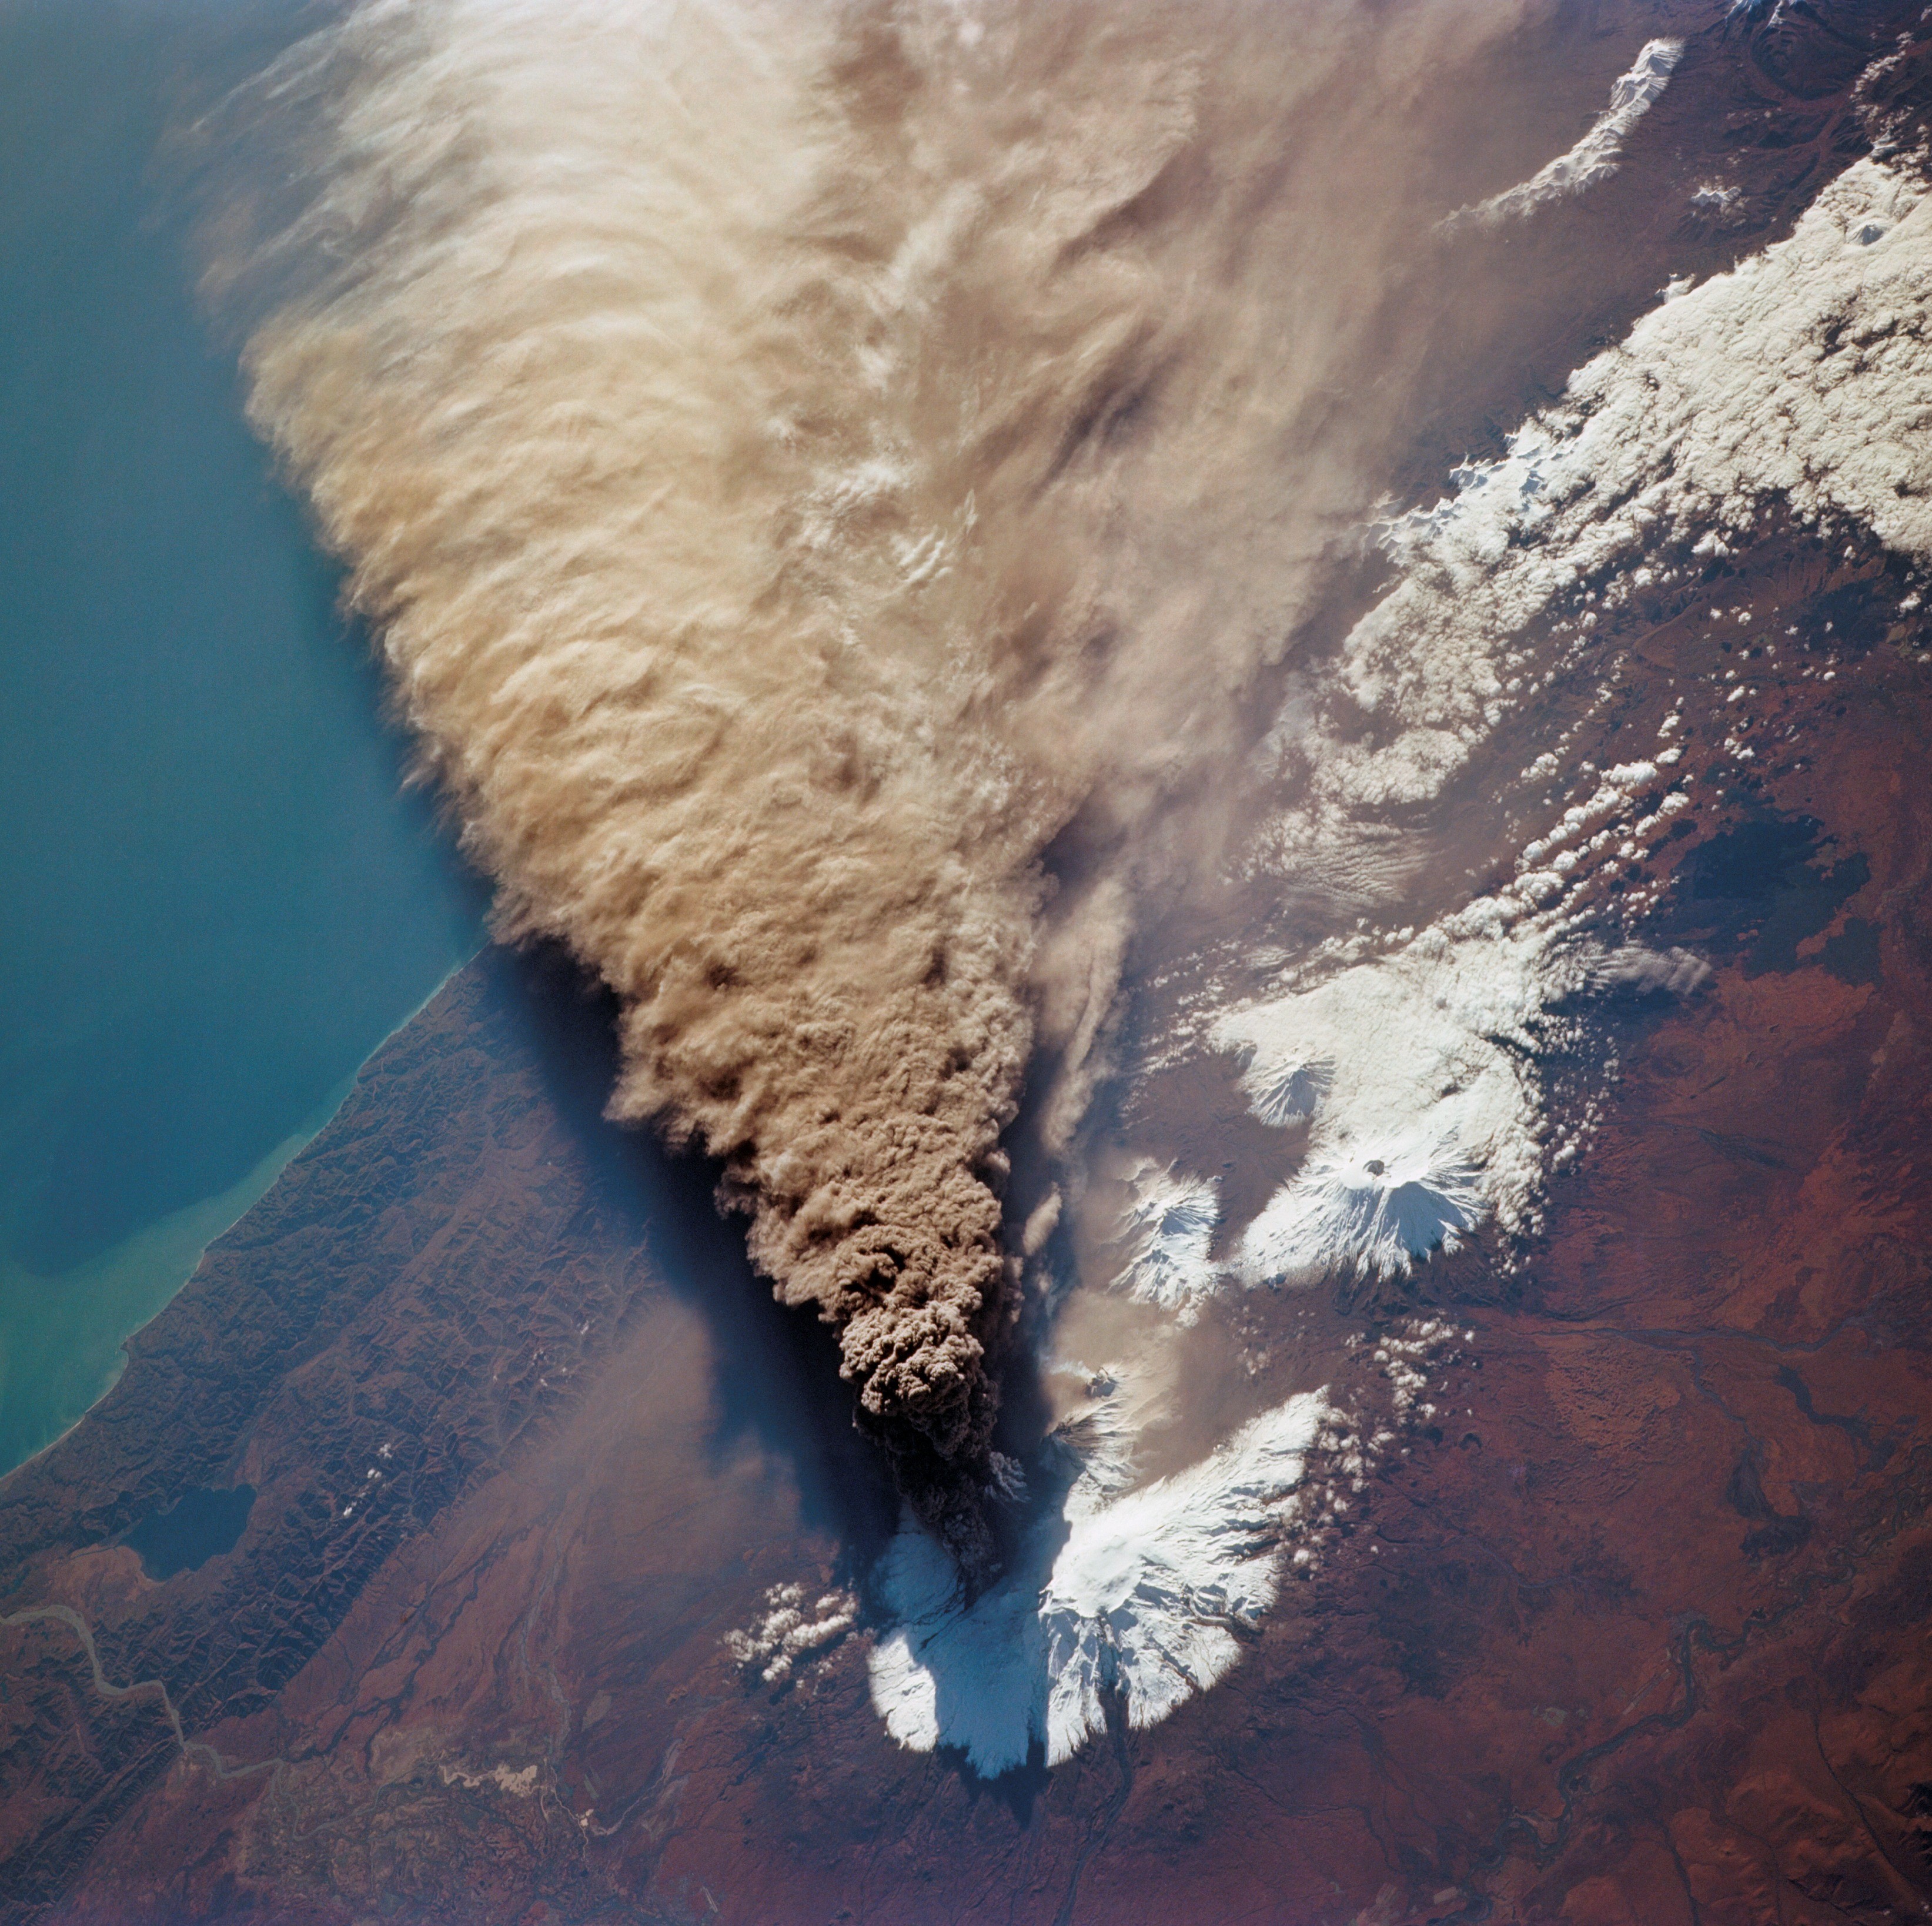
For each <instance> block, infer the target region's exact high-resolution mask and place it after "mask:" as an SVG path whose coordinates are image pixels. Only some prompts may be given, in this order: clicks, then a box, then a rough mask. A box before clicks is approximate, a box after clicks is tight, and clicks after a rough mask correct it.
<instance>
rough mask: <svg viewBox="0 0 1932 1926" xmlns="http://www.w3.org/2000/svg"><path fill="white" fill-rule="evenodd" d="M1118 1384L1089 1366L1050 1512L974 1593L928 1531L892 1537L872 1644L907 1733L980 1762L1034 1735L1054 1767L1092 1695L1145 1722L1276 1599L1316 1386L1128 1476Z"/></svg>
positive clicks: (1013, 1761) (1317, 1399)
mask: <svg viewBox="0 0 1932 1926" xmlns="http://www.w3.org/2000/svg"><path fill="white" fill-rule="evenodd" d="M1119 1395H1120V1387H1119V1386H1118V1384H1117V1383H1115V1382H1113V1381H1112V1380H1108V1379H1103V1380H1101V1381H1100V1387H1099V1388H1098V1389H1097V1393H1096V1395H1095V1398H1094V1406H1093V1408H1092V1409H1091V1410H1090V1412H1088V1413H1087V1414H1085V1427H1084V1429H1085V1430H1087V1431H1088V1433H1089V1434H1090V1436H1089V1437H1088V1439H1087V1441H1086V1442H1087V1446H1088V1448H1087V1450H1086V1451H1085V1453H1084V1454H1082V1455H1083V1456H1084V1457H1085V1463H1083V1464H1082V1466H1081V1469H1079V1474H1078V1475H1077V1476H1076V1477H1075V1478H1074V1479H1073V1482H1072V1484H1071V1485H1070V1487H1069V1489H1068V1490H1067V1496H1066V1499H1065V1501H1064V1504H1063V1505H1062V1506H1061V1509H1060V1511H1059V1513H1058V1515H1056V1516H1053V1517H1049V1519H1047V1520H1046V1521H1045V1523H1043V1525H1042V1526H1040V1527H1039V1528H1037V1530H1036V1532H1035V1534H1034V1537H1033V1538H1032V1540H1031V1542H1030V1544H1029V1545H1028V1549H1027V1553H1026V1554H1025V1556H1024V1557H1023V1558H1022V1559H1021V1560H1020V1561H1019V1562H1018V1563H1017V1565H1016V1568H1015V1569H1014V1570H1013V1571H1012V1572H1011V1573H1010V1574H1009V1575H1008V1576H1007V1577H1006V1578H1004V1580H1001V1583H999V1584H998V1586H995V1587H994V1588H993V1589H992V1590H990V1591H989V1592H985V1593H983V1594H982V1595H981V1596H980V1598H978V1599H977V1600H976V1601H974V1602H973V1603H972V1604H971V1605H968V1604H966V1603H965V1601H964V1599H963V1598H962V1596H961V1595H960V1592H959V1574H958V1573H957V1571H956V1570H955V1569H954V1568H953V1565H952V1563H951V1562H950V1560H949V1559H947V1557H946V1556H945V1554H944V1553H943V1552H942V1551H941V1550H940V1549H939V1547H938V1546H937V1545H936V1544H935V1542H934V1541H933V1540H932V1538H930V1537H929V1536H928V1535H926V1533H924V1532H921V1531H920V1530H919V1529H918V1528H917V1527H916V1526H913V1525H911V1524H910V1523H909V1524H908V1525H907V1527H906V1529H904V1530H902V1531H901V1533H900V1534H899V1536H898V1538H897V1540H896V1541H895V1542H894V1544H893V1546H892V1550H890V1552H889V1553H888V1554H887V1556H886V1565H885V1570H884V1572H883V1592H884V1595H885V1598H886V1601H887V1603H888V1604H889V1606H890V1607H891V1608H892V1611H893V1613H894V1614H895V1616H896V1617H897V1619H898V1625H897V1628H896V1629H895V1630H894V1631H892V1632H891V1633H890V1634H889V1635H888V1636H887V1637H885V1638H884V1639H883V1640H881V1641H880V1643H879V1644H878V1645H877V1646H876V1647H875V1648H874V1651H873V1653H872V1658H871V1688H872V1699H873V1703H874V1705H875V1706H877V1709H878V1711H879V1713H880V1716H881V1717H882V1718H883V1719H884V1720H885V1721H886V1727H887V1729H888V1730H889V1731H890V1732H891V1733H892V1736H893V1737H894V1738H895V1739H897V1740H898V1741H899V1742H900V1743H901V1745H907V1746H909V1747H910V1748H913V1750H915V1751H932V1749H933V1748H935V1746H940V1745H946V1746H957V1747H959V1748H961V1749H962V1751H964V1752H965V1754H966V1755H967V1757H968V1759H969V1760H971V1763H972V1765H973V1766H974V1769H975V1770H976V1771H977V1772H983V1773H986V1774H989V1775H990V1774H993V1773H998V1772H1004V1771H1007V1770H1008V1769H1010V1768H1011V1767H1013V1766H1019V1765H1022V1764H1024V1763H1025V1761H1026V1759H1027V1757H1028V1753H1029V1751H1030V1750H1031V1748H1032V1747H1033V1746H1034V1745H1036V1744H1037V1745H1040V1746H1041V1747H1042V1748H1043V1749H1044V1751H1045V1753H1046V1763H1048V1764H1049V1766H1057V1765H1058V1764H1060V1763H1061V1762H1062V1761H1063V1760H1067V1759H1069V1758H1071V1757H1073V1754H1074V1753H1075V1752H1076V1751H1078V1750H1079V1748H1080V1747H1081V1746H1082V1745H1084V1744H1085V1742H1087V1741H1088V1739H1091V1737H1093V1736H1094V1735H1095V1734H1096V1733H1099V1732H1100V1731H1102V1730H1104V1728H1105V1726H1106V1706H1105V1703H1104V1701H1103V1694H1106V1693H1108V1692H1109V1691H1117V1692H1118V1694H1119V1695H1120V1697H1121V1700H1122V1701H1123V1702H1124V1706H1125V1708H1126V1712H1127V1721H1128V1723H1129V1724H1130V1725H1132V1726H1133V1727H1136V1728H1137V1729H1139V1728H1145V1727H1149V1726H1153V1725H1157V1724H1159V1723H1160V1721H1162V1720H1163V1719H1165V1718H1167V1717H1168V1716H1169V1714H1171V1713H1172V1712H1174V1711H1175V1709H1177V1708H1178V1706H1181V1705H1182V1704H1183V1703H1185V1702H1186V1701H1187V1700H1188V1699H1190V1697H1193V1695H1194V1694H1196V1693H1198V1692H1203V1691H1206V1690H1207V1689H1208V1687H1210V1686H1211V1685H1214V1683H1215V1682H1216V1681H1217V1679H1220V1678H1221V1677H1222V1676H1223V1675H1224V1674H1225V1673H1226V1672H1227V1671H1228V1670H1229V1669H1230V1668H1231V1667H1232V1666H1233V1665H1234V1664H1235V1663H1236V1662H1237V1661H1238V1659H1239V1658H1240V1657H1241V1643H1240V1641H1239V1640H1238V1637H1236V1635H1235V1631H1233V1630H1232V1629H1231V1628H1232V1627H1234V1626H1236V1625H1250V1626H1251V1625H1254V1624H1255V1623H1256V1622H1257V1621H1258V1620H1259V1619H1260V1617H1261V1616H1262V1613H1264V1612H1265V1611H1266V1610H1267V1609H1268V1607H1269V1606H1271V1604H1274V1600H1275V1596H1276V1593H1277V1589H1278V1588H1279V1586H1280V1566H1281V1562H1282V1540H1283V1535H1284V1533H1285V1532H1286V1529H1288V1526H1289V1523H1290V1522H1291V1518H1292V1508H1293V1505H1294V1502H1295V1493H1296V1490H1297V1487H1298V1486H1299V1484H1301V1480H1302V1477H1303V1473H1304V1464H1305V1462H1306V1460H1307V1455H1308V1453H1309V1451H1310V1448H1311V1446H1312V1445H1313V1444H1314V1443H1315V1442H1316V1438H1317V1436H1318V1434H1319V1433H1320V1431H1321V1430H1322V1425H1323V1423H1324V1421H1325V1418H1327V1417H1328V1415H1329V1414H1328V1407H1327V1405H1326V1403H1325V1400H1324V1398H1323V1397H1322V1394H1318V1393H1310V1394H1304V1396H1301V1397H1295V1398H1291V1399H1290V1400H1288V1402H1287V1403H1285V1404H1283V1405H1281V1406H1279V1407H1278V1408H1277V1409H1274V1410H1273V1411H1270V1412H1264V1413H1263V1414H1262V1415H1261V1416H1260V1417H1259V1418H1255V1419H1253V1421H1250V1423H1249V1424H1246V1425H1244V1426H1243V1427H1241V1430H1239V1431H1238V1432H1236V1433H1235V1435H1234V1436H1232V1438H1230V1439H1228V1440H1227V1442H1226V1443H1224V1444H1223V1445H1221V1446H1220V1448H1218V1449H1217V1451H1214V1453H1213V1454H1212V1455H1211V1456H1210V1457H1208V1458H1206V1459H1204V1460H1202V1462H1201V1463H1199V1464H1196V1465H1194V1466H1190V1468H1189V1469H1187V1470H1186V1471H1184V1472H1178V1473H1177V1474H1175V1475H1174V1476H1173V1477H1171V1478H1162V1479H1160V1480H1158V1481H1156V1482H1154V1483H1153V1484H1148V1485H1145V1486H1143V1487H1141V1488H1140V1489H1139V1490H1135V1491H1128V1492H1124V1493H1123V1492H1121V1491H1120V1490H1119V1489H1118V1485H1119V1482H1120V1481H1121V1479H1122V1478H1124V1477H1125V1476H1127V1475H1130V1470H1129V1461H1128V1460H1127V1457H1126V1456H1125V1454H1124V1449H1123V1441H1122V1440H1121V1439H1119V1438H1118V1437H1116V1436H1112V1431H1113V1430H1114V1427H1112V1425H1111V1424H1110V1422H1109V1412H1108V1409H1107V1407H1108V1406H1109V1403H1110V1402H1111V1401H1112V1400H1114V1399H1115V1398H1117V1397H1118V1396H1119ZM1093 1434H1098V1435H1097V1436H1096V1435H1093ZM1069 1448H1070V1449H1074V1448H1076V1447H1073V1446H1072V1445H1070V1447H1069Z"/></svg>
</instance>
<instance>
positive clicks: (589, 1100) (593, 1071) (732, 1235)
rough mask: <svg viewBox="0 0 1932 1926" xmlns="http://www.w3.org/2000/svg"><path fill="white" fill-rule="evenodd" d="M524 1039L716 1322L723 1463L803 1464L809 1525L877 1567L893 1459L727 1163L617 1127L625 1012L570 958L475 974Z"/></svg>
mask: <svg viewBox="0 0 1932 1926" xmlns="http://www.w3.org/2000/svg"><path fill="white" fill-rule="evenodd" d="M472 968H475V969H476V970H478V971H481V972H482V973H483V974H484V976H485V977H486V978H487V981H488V985H489V994H490V996H491V998H493V1000H496V1001H499V1002H500V1003H502V1004H503V1005H504V1006H505V1007H507V1008H508V1010H510V1012H511V1016H512V1019H513V1021H514V1025H515V1026H516V1028H518V1029H519V1030H520V1031H523V1033H524V1034H525V1035H526V1038H527V1040H528V1041H529V1044H530V1046H531V1047H532V1052H533V1055H534V1056H535V1059H536V1061H537V1062H538V1066H539V1067H540V1069H541V1073H542V1075H543V1077H544V1084H545V1088H546V1091H547V1094H548V1095H549V1097H550V1100H551V1102H552V1103H553V1105H554V1106H556V1114H557V1115H558V1117H559V1118H560V1119H561V1120H562V1121H563V1123H564V1124H565V1126H566V1127H568V1130H570V1132H571V1135H572V1136H573V1137H574V1139H575V1140H576V1142H577V1146H578V1148H579V1150H580V1153H581V1154H582V1156H583V1160H584V1164H585V1167H586V1170H587V1171H588V1172H589V1173H591V1175H592V1178H593V1180H594V1181H595V1184H597V1186H598V1189H599V1190H600V1192H601V1196H602V1200H603V1201H604V1202H605V1203H606V1204H607V1205H608V1206H609V1207H610V1208H611V1209H612V1211H613V1214H614V1215H615V1217H616V1220H617V1221H618V1222H619V1223H621V1224H622V1225H623V1226H625V1228H626V1229H627V1231H628V1234H629V1235H631V1236H633V1237H634V1238H635V1240H636V1241H637V1242H638V1243H640V1244H643V1246H644V1247H646V1249H647V1250H648V1251H649V1253H650V1255H651V1256H652V1259H653V1266H652V1268H653V1269H654V1271H655V1272H656V1273H657V1274H658V1276H659V1277H661V1280H662V1281H663V1283H664V1286H665V1287H666V1288H667V1289H668V1290H670V1292H672V1293H673V1295H675V1296H676V1298H678V1299H679V1301H682V1302H683V1303H685V1304H689V1305H690V1306H691V1307H693V1308H694V1310H697V1312H698V1313H700V1315H701V1316H703V1319H705V1321H706V1324H707V1325H709V1327H710V1330H711V1334H712V1340H713V1343H714V1346H715V1352H716V1356H717V1361H718V1362H717V1368H716V1382H715V1389H714V1394H713V1395H714V1400H715V1409H716V1412H717V1421H716V1426H715V1430H714V1433H713V1435H712V1445H711V1448H712V1457H713V1460H714V1462H720V1461H721V1460H724V1458H726V1457H729V1456H730V1454H731V1453H732V1451H733V1450H734V1449H735V1448H736V1447H737V1446H738V1445H739V1444H740V1443H741V1442H742V1441H743V1440H744V1439H745V1438H746V1437H747V1436H749V1437H751V1438H754V1439H756V1441H757V1443H758V1445H760V1448H763V1449H764V1450H766V1451H769V1452H771V1453H772V1454H775V1455H776V1456H778V1457H781V1458H783V1459H784V1460H787V1461H788V1462H789V1463H790V1464H791V1465H792V1466H793V1468H794V1469H795V1471H796V1476H797V1479H798V1486H799V1497H800V1503H801V1506H802V1513H803V1516H804V1518H805V1522H806V1523H808V1525H810V1526H813V1527H814V1528H816V1529H821V1530H824V1531H826V1532H831V1533H832V1534H834V1535H836V1536H837V1537H838V1539H839V1540H840V1541H841V1543H842V1544H844V1547H846V1550H847V1554H848V1556H850V1558H851V1559H853V1562H855V1563H856V1564H859V1565H863V1564H866V1563H869V1562H871V1559H873V1558H874V1557H875V1556H877V1553H879V1552H880V1550H883V1547H884V1546H885V1544H886V1540H887V1539H888V1538H889V1537H890V1536H891V1535H892V1530H893V1529H894V1526H895V1523H896V1520H897V1511H898V1506H897V1500H896V1499H895V1496H894V1494H893V1493H892V1488H891V1485H890V1483H889V1479H888V1478H887V1476H886V1470H885V1466H884V1461H883V1459H882V1458H881V1457H880V1455H879V1454H878V1453H877V1451H874V1449H873V1448H872V1447H871V1445H869V1444H868V1442H866V1441H865V1439H864V1438H863V1437H862V1436H860V1434H859V1432H858V1431H857V1430H856V1429H855V1428H854V1427H853V1421H852V1420H853V1400H852V1394H851V1393H850V1390H849V1389H848V1388H847V1386H846V1385H844V1383H843V1382H841V1379H840V1378H839V1376H838V1342H837V1340H836V1339H835V1337H833V1336H832V1332H831V1331H830V1329H829V1328H828V1327H827V1326H826V1325H822V1324H820V1322H818V1321H817V1319H816V1318H815V1317H814V1316H812V1315H811V1313H808V1312H804V1311H794V1310H787V1308H786V1307H784V1305H782V1304H779V1303H778V1301H777V1300H776V1299H775V1298H774V1297H773V1296H772V1289H771V1286H770V1285H769V1283H767V1282H766V1280H764V1279H763V1278H762V1277H759V1276H758V1275H757V1273H756V1272H755V1271H754V1270H753V1269H752V1268H751V1262H750V1261H749V1259H748V1258H747V1257H746V1256H745V1242H744V1236H743V1232H742V1229H741V1228H740V1224H741V1221H742V1220H730V1219H727V1218H724V1217H721V1216H720V1215H719V1214H718V1211H717V1209H716V1208H715V1205H714V1204H713V1202H712V1194H713V1192H714V1191H715V1188H716V1185H717V1182H718V1178H719V1176H720V1175H721V1171H722V1166H721V1165H720V1164H718V1163H716V1162H715V1161H714V1160H710V1159H707V1158H703V1157H696V1156H688V1155H686V1156H678V1155H673V1154H671V1153H670V1152H669V1151H666V1150H665V1149H664V1147H663V1146H662V1145H661V1144H659V1143H658V1142H657V1141H656V1139H655V1137H654V1136H653V1135H652V1133H650V1132H649V1131H648V1130H633V1129H630V1128H628V1127H622V1126H620V1125H618V1124H613V1123H611V1122H610V1121H609V1120H608V1119H607V1118H606V1117H605V1116H604V1105H605V1103H606V1102H607V1100H608V1098H609V1097H610V1091H611V1089H612V1087H613V1085H614V1084H615V1082H616V1076H617V1068H618V1057H617V1033H616V1020H617V1003H616V998H614V997H613V995H611V994H610V992H609V991H607V990H606V989H604V988H603V987H602V986H601V985H599V984H598V983H595V982H594V980H590V979H588V978H586V977H585V975H584V974H583V972H582V971H580V970H579V969H578V968H577V966H576V965H575V964H574V962H572V961H571V959H570V958H569V957H568V956H567V955H565V953H563V952H562V950H559V949H557V948H555V947H541V948H538V949H534V950H527V951H525V952H523V953H508V952H505V951H502V950H496V951H492V952H490V953H487V954H486V955H485V956H483V957H481V958H479V959H478V961H477V962H476V963H475V965H472Z"/></svg>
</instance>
